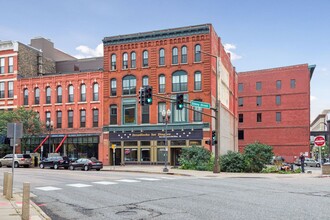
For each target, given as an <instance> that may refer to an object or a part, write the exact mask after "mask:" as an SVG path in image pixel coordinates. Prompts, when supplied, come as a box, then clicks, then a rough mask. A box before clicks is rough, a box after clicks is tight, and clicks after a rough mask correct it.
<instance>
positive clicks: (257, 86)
mask: <svg viewBox="0 0 330 220" xmlns="http://www.w3.org/2000/svg"><path fill="white" fill-rule="evenodd" d="M261 86H262V84H261V82H256V90H261Z"/></svg>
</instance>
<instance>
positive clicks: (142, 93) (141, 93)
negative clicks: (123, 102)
mask: <svg viewBox="0 0 330 220" xmlns="http://www.w3.org/2000/svg"><path fill="white" fill-rule="evenodd" d="M145 98H146V97H145V88H140V91H139V103H140V105H142V106H143V105H144V102H145Z"/></svg>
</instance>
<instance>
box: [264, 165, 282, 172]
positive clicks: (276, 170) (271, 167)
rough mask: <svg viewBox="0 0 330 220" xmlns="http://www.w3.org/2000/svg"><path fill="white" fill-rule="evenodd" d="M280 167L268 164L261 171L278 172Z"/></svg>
mask: <svg viewBox="0 0 330 220" xmlns="http://www.w3.org/2000/svg"><path fill="white" fill-rule="evenodd" d="M277 172H278V168H277V167H276V166H268V167H265V168H263V169H262V170H261V173H277Z"/></svg>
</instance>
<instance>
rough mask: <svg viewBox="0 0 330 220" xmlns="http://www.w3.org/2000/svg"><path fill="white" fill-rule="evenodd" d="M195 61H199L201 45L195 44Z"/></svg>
mask: <svg viewBox="0 0 330 220" xmlns="http://www.w3.org/2000/svg"><path fill="white" fill-rule="evenodd" d="M195 62H201V45H199V44H196V45H195Z"/></svg>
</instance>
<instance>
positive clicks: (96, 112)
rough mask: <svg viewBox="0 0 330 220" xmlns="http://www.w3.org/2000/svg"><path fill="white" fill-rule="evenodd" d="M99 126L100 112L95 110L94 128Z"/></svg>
mask: <svg viewBox="0 0 330 220" xmlns="http://www.w3.org/2000/svg"><path fill="white" fill-rule="evenodd" d="M98 126H99V110H98V109H93V127H94V128H96V127H98Z"/></svg>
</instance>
